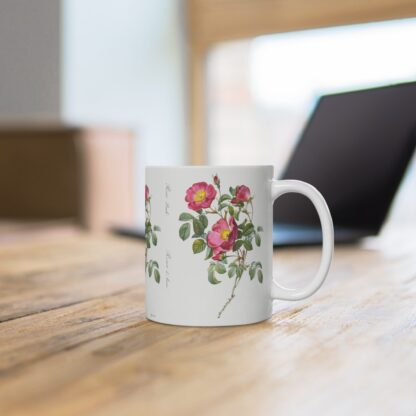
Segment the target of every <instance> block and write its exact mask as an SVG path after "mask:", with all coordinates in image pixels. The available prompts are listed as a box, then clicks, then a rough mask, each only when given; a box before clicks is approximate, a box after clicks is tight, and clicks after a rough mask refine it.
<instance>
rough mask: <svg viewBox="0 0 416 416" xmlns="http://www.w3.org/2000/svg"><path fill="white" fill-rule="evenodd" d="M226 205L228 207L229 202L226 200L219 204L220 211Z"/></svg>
mask: <svg viewBox="0 0 416 416" xmlns="http://www.w3.org/2000/svg"><path fill="white" fill-rule="evenodd" d="M226 207H228V204H227V203H226V202H223V203H222V204H220V205H218V211H221V210H223V209H224V208H226Z"/></svg>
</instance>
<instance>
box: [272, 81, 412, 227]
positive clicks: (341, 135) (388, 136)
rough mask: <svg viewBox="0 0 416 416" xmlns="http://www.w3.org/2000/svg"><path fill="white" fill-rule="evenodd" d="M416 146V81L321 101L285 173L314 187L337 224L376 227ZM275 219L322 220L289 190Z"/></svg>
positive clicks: (277, 207)
mask: <svg viewBox="0 0 416 416" xmlns="http://www.w3.org/2000/svg"><path fill="white" fill-rule="evenodd" d="M415 145H416V82H415V83H408V84H400V85H393V86H387V87H381V88H374V89H368V90H361V91H353V92H347V93H341V94H334V95H326V96H323V97H321V98H320V99H319V101H318V104H317V106H316V108H315V111H314V112H313V114H312V116H311V118H310V119H309V121H308V123H307V125H306V127H305V129H304V131H303V133H302V135H301V138H300V140H299V143H298V145H297V147H296V148H295V150H294V152H293V154H292V157H291V159H290V161H289V163H288V165H287V167H286V169H285V171H284V173H283V176H282V178H281V179H298V180H302V181H305V182H309V183H310V184H312V185H314V186H315V187H316V188H317V189H318V190H319V191H320V192H321V193H322V194H323V196H324V198H325V199H326V201H327V203H328V206H329V209H330V210H331V213H332V216H333V220H334V225H335V226H342V227H348V228H356V229H365V230H369V231H373V232H374V233H376V232H378V230H379V229H380V227H381V226H382V224H383V221H384V219H385V218H386V215H387V212H388V209H389V207H390V205H391V203H392V200H393V197H394V195H395V193H396V191H397V188H398V186H399V184H400V181H401V179H402V177H403V175H404V173H405V170H406V167H407V164H408V162H409V160H410V158H411V157H412V153H413V151H414V148H415ZM274 221H275V222H278V223H287V224H305V225H315V224H316V225H318V224H319V219H318V216H317V214H316V212H315V210H314V208H313V207H312V205H311V203H310V202H309V201H307V200H306V198H305V197H302V196H299V195H293V194H290V195H284V196H283V197H281V198H279V201H278V202H277V203H276V204H275V206H274Z"/></svg>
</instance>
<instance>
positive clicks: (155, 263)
mask: <svg viewBox="0 0 416 416" xmlns="http://www.w3.org/2000/svg"><path fill="white" fill-rule="evenodd" d="M152 261H153V266H154V267H157V268H159V263H158V262H157V261H156V260H152Z"/></svg>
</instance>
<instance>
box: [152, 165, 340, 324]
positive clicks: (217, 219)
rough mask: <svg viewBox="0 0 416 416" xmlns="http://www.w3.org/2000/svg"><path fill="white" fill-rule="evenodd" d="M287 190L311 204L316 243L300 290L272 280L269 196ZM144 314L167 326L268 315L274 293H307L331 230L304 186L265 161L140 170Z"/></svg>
mask: <svg viewBox="0 0 416 416" xmlns="http://www.w3.org/2000/svg"><path fill="white" fill-rule="evenodd" d="M288 192H295V193H300V194H302V195H305V196H306V197H308V198H309V199H310V200H311V201H312V203H313V204H314V206H315V208H316V210H317V212H318V214H319V218H320V221H321V227H322V234H323V245H322V258H321V264H320V267H319V270H318V272H317V274H316V275H315V277H314V278H313V279H312V280H311V281H310V283H309V284H308V285H307V286H306V287H304V288H302V289H287V288H284V287H282V286H281V285H279V284H278V283H277V281H276V280H273V278H272V257H273V245H272V230H273V218H272V216H273V214H272V211H273V210H272V208H273V202H274V200H275V199H276V198H278V197H279V196H280V195H283V194H285V193H288ZM145 199H146V202H145V208H146V245H147V250H146V270H145V271H146V316H147V318H148V319H150V320H152V321H157V322H161V323H166V324H174V325H190V326H223V325H243V324H251V323H254V322H259V321H263V320H265V319H268V318H270V317H271V314H272V302H273V300H274V299H284V300H299V299H304V298H306V297H308V296H311V295H312V294H313V293H315V292H316V291H317V290H318V289H319V288H320V286H321V285H322V283H323V282H324V280H325V278H326V276H327V273H328V269H329V266H330V264H331V259H332V253H333V246H334V236H333V235H334V232H333V226H332V219H331V215H330V213H329V210H328V207H327V205H326V203H325V200H324V198H323V197H322V195H321V194H320V193H319V192H318V191H317V190H316V189H315V188H314V187H312V186H311V185H309V184H307V183H304V182H300V181H294V180H284V181H277V180H274V179H273V167H272V166H218V167H210V166H195V167H194V166H189V167H147V168H146V189H145Z"/></svg>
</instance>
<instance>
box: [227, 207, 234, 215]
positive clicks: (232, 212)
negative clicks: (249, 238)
mask: <svg viewBox="0 0 416 416" xmlns="http://www.w3.org/2000/svg"><path fill="white" fill-rule="evenodd" d="M228 212H229V213H230V215H232V216H233V217H234V207H233V206H232V205H230V206H229V207H228Z"/></svg>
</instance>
